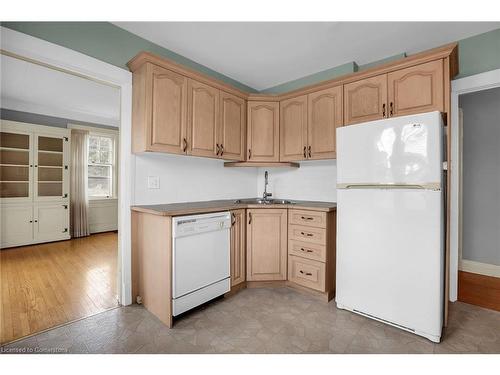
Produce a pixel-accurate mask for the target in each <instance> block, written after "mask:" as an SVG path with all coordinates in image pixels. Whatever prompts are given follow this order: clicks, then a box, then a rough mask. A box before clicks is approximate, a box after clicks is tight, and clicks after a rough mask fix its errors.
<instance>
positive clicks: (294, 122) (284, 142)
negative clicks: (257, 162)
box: [280, 95, 307, 161]
mask: <svg viewBox="0 0 500 375" xmlns="http://www.w3.org/2000/svg"><path fill="white" fill-rule="evenodd" d="M306 159H307V95H302V96H299V97H297V98H292V99H288V100H284V101H282V102H280V161H295V160H306Z"/></svg>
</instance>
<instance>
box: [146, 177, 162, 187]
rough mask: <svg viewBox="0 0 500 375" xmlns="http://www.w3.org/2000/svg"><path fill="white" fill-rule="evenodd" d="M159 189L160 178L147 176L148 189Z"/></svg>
mask: <svg viewBox="0 0 500 375" xmlns="http://www.w3.org/2000/svg"><path fill="white" fill-rule="evenodd" d="M159 188H160V177H158V176H148V189H159Z"/></svg>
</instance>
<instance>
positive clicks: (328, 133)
mask: <svg viewBox="0 0 500 375" xmlns="http://www.w3.org/2000/svg"><path fill="white" fill-rule="evenodd" d="M342 96H343V90H342V86H337V87H332V88H329V89H326V90H322V91H318V92H314V93H311V94H309V95H308V102H309V103H308V135H307V142H308V155H309V159H310V160H320V159H334V158H335V157H336V153H335V145H336V130H337V128H338V127H340V126H342V124H343V108H342ZM309 151H310V152H309Z"/></svg>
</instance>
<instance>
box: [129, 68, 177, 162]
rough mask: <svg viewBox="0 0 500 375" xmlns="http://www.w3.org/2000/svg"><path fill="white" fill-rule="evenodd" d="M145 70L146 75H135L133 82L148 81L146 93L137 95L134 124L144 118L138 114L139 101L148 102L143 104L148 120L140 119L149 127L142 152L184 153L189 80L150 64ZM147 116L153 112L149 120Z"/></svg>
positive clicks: (135, 96) (135, 88) (136, 88)
mask: <svg viewBox="0 0 500 375" xmlns="http://www.w3.org/2000/svg"><path fill="white" fill-rule="evenodd" d="M144 68H146V69H147V72H144V73H143V74H144V75H145V76H144V77H136V76H135V75H134V81H136V78H137V79H144V80H146V81H147V83H146V85H145V87H144V89H145V90H147V92H146V93H145V96H144V97H143V98H142V97H137V95H135V92H134V108H133V110H134V122H135V121H136V118H137V116H140V115H141V113H137V112H138V111H140V110H139V108H137V107H138V106H139V105H140V104H139V103H137V101H138V100H144V101H145V102H144V103H143V105H144V106H145V109H146V111H145V116H146V118H141V119H140V121H144V122H145V127H146V139H145V144H144V148H145V150H144V149H143V150H140V151H160V152H168V153H173V154H183V153H185V145H186V112H187V79H186V77H184V76H182V75H180V74H177V73H174V72H172V71H170V70H168V69H164V68H161V67H158V66H154V65H151V64H147V65H145V66H144ZM148 83H149V84H148ZM135 84H136V82H134V91H135V90H140V89H141V88H140V87H139V85H138V87H136V86H135ZM147 113H151V115H150V117H149V115H148V114H147ZM149 118H150V120H149ZM149 121H151V122H150V124H148V123H149ZM134 126H135V125H134ZM139 137H140V138H142V137H143V135H142V134H140V135H139ZM133 138H135V137H133ZM134 142H135V141H134ZM135 148H136V147H134V149H135Z"/></svg>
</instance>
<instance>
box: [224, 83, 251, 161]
mask: <svg viewBox="0 0 500 375" xmlns="http://www.w3.org/2000/svg"><path fill="white" fill-rule="evenodd" d="M246 118H247V109H246V102H245V100H243V99H241V98H239V97H237V96H235V95H232V94H228V93H227V92H224V91H221V92H220V126H219V129H220V130H219V135H218V137H217V138H218V142H219V144H220V145H221V149H222V150H223V153H222V159H225V160H237V161H244V160H245V155H246V152H245V150H246V131H247V128H246Z"/></svg>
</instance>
